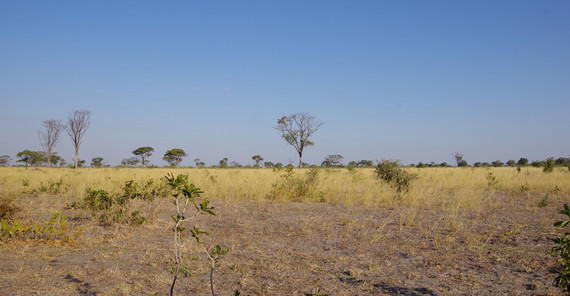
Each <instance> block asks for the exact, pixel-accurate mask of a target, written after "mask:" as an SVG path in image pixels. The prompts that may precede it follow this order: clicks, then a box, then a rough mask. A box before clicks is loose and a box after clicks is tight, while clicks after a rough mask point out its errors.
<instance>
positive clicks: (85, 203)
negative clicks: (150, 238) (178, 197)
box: [71, 179, 167, 226]
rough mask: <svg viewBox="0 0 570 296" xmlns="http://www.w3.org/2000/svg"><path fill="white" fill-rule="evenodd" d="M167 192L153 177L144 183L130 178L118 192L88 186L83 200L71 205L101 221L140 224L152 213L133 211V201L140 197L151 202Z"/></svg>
mask: <svg viewBox="0 0 570 296" xmlns="http://www.w3.org/2000/svg"><path fill="white" fill-rule="evenodd" d="M166 192H167V189H166V186H162V185H156V186H155V183H154V181H153V180H152V179H151V180H148V181H147V182H146V183H145V182H143V183H142V184H137V183H136V182H135V181H133V180H129V181H127V182H125V185H124V187H123V190H122V192H121V193H116V194H113V193H109V192H107V191H105V190H94V189H91V188H87V191H86V193H85V196H84V197H83V200H82V201H79V202H74V203H72V204H71V207H72V208H82V209H86V210H88V211H89V212H91V215H92V216H93V217H97V218H98V219H99V221H100V222H101V223H126V224H130V225H134V226H139V225H142V224H143V223H145V222H146V220H147V219H148V218H149V216H150V215H151V213H147V214H146V215H143V214H142V213H141V212H140V211H138V210H137V211H131V210H130V207H131V201H132V200H134V199H138V200H141V201H146V202H148V203H149V204H150V203H152V201H153V200H154V199H155V198H156V197H158V196H166V194H167V193H166ZM149 211H152V210H149Z"/></svg>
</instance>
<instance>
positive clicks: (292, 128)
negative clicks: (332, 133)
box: [275, 113, 323, 168]
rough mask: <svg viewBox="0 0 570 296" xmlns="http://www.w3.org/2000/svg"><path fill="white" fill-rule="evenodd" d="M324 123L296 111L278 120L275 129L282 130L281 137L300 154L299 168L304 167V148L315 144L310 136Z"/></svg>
mask: <svg viewBox="0 0 570 296" xmlns="http://www.w3.org/2000/svg"><path fill="white" fill-rule="evenodd" d="M322 125H323V123H322V122H320V121H317V120H316V118H315V117H314V116H312V115H310V114H308V113H296V114H292V115H289V116H283V117H281V118H280V119H278V120H277V126H275V129H276V130H278V131H279V132H281V137H282V138H283V139H284V140H285V142H287V144H289V145H291V146H293V147H294V148H295V150H297V153H298V154H299V168H302V167H303V150H304V149H305V147H308V146H313V145H315V143H314V142H312V141H310V140H309V138H310V137H311V136H312V135H313V134H314V133H315V132H316V131H317V130H319V127H321V126H322Z"/></svg>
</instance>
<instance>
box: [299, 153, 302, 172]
mask: <svg viewBox="0 0 570 296" xmlns="http://www.w3.org/2000/svg"><path fill="white" fill-rule="evenodd" d="M299 168H300V169H302V168H303V151H299Z"/></svg>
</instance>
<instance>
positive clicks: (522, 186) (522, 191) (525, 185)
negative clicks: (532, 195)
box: [519, 184, 530, 193]
mask: <svg viewBox="0 0 570 296" xmlns="http://www.w3.org/2000/svg"><path fill="white" fill-rule="evenodd" d="M519 190H520V192H521V193H526V192H528V191H529V190H530V187H529V186H528V184H524V185H521V187H520V189H519Z"/></svg>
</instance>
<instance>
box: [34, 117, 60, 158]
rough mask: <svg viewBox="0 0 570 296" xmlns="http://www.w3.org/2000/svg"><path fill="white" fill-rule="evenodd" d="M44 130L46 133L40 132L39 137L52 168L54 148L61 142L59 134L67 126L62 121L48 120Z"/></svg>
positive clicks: (45, 122) (45, 121)
mask: <svg viewBox="0 0 570 296" xmlns="http://www.w3.org/2000/svg"><path fill="white" fill-rule="evenodd" d="M44 128H45V131H42V130H38V136H39V137H40V144H41V145H42V148H44V151H45V152H46V154H47V162H48V166H51V155H52V154H53V148H54V147H55V145H56V144H57V141H58V140H59V134H61V132H62V131H63V130H64V129H65V125H63V124H62V123H61V120H55V119H48V120H44Z"/></svg>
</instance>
